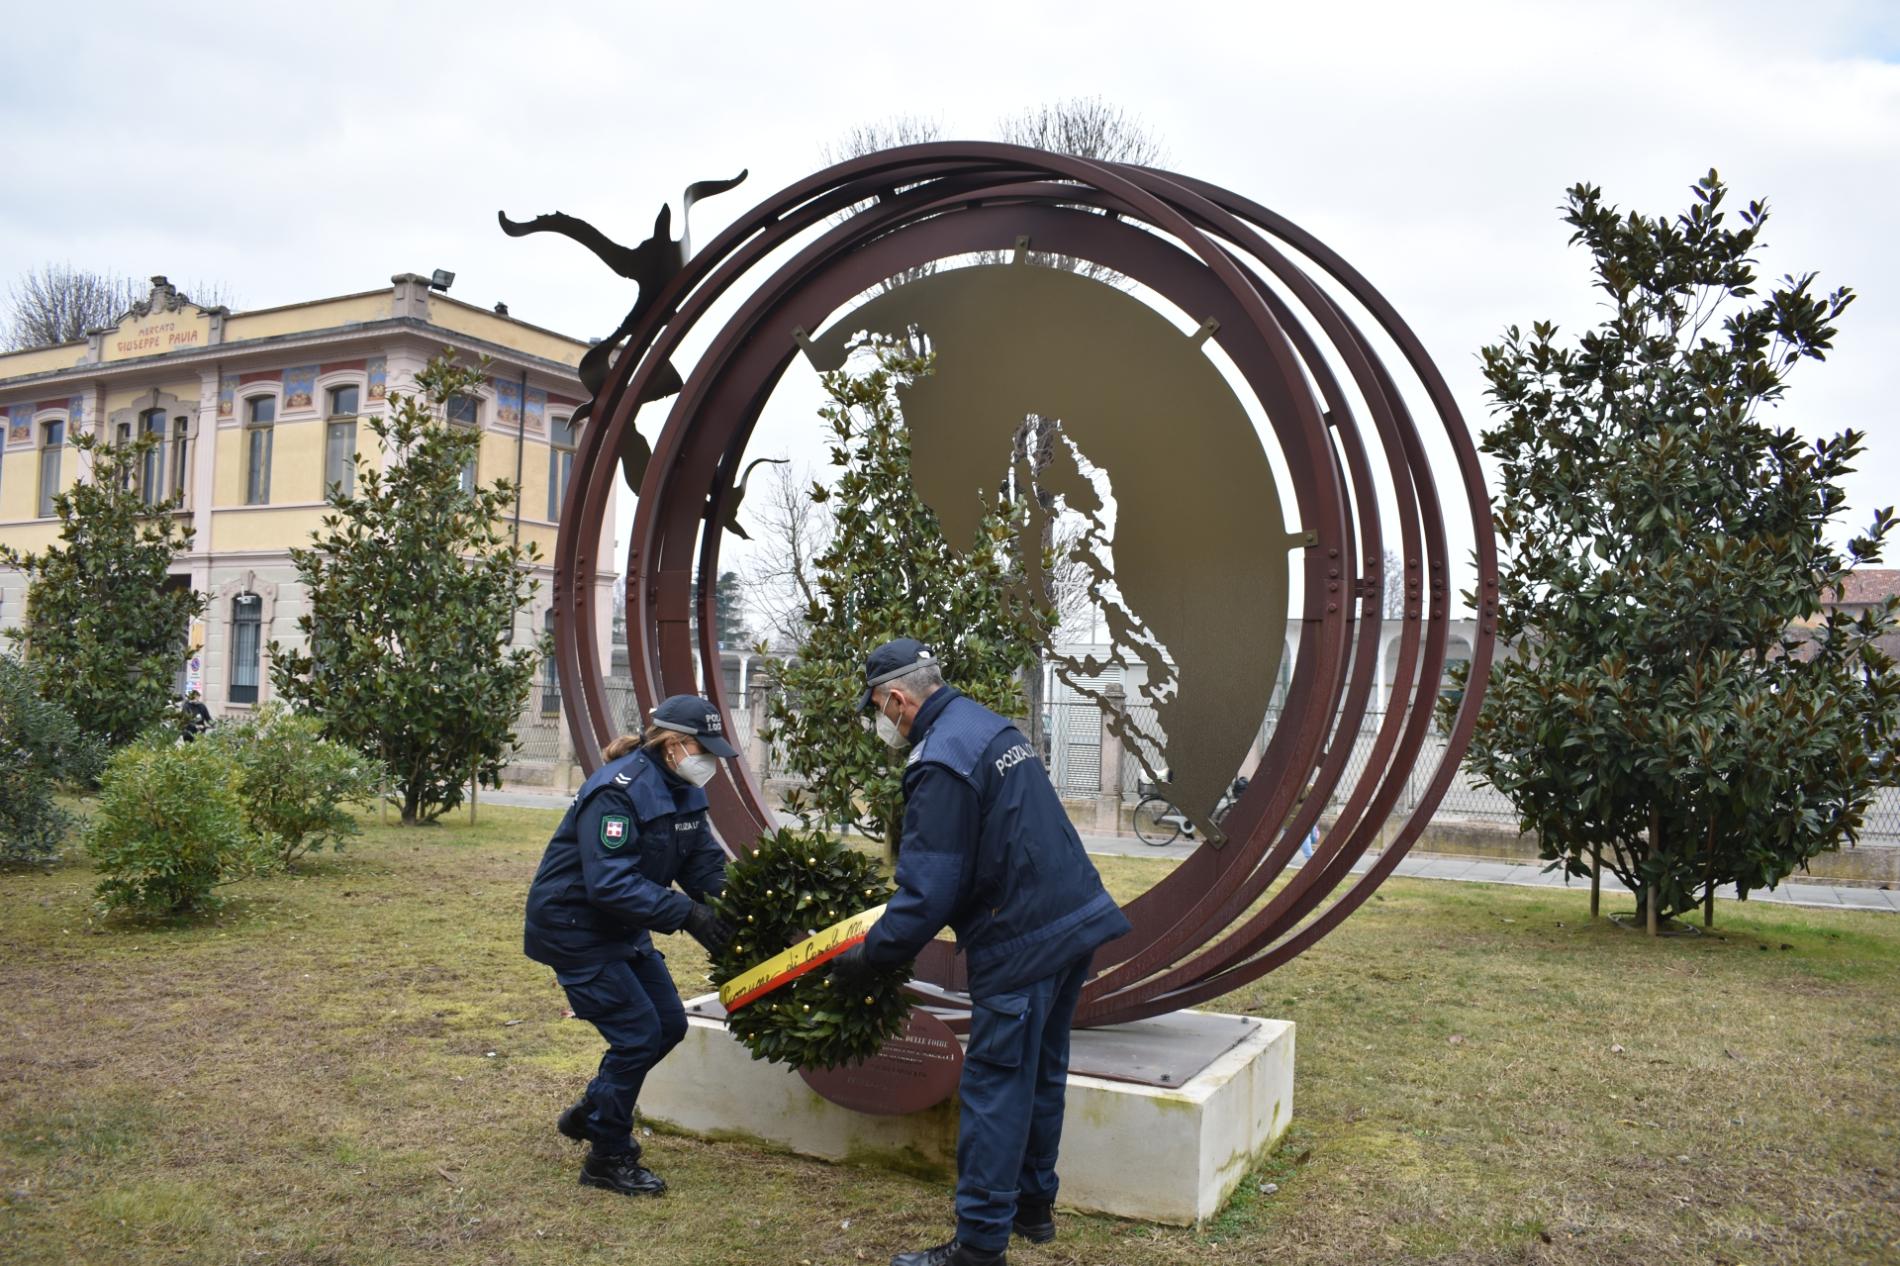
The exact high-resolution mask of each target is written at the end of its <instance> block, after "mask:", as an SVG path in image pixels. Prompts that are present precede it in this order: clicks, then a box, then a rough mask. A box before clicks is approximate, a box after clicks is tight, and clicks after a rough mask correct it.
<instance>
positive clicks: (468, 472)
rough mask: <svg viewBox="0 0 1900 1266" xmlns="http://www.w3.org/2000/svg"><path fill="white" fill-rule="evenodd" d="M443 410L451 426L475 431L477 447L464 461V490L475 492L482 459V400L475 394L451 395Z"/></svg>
mask: <svg viewBox="0 0 1900 1266" xmlns="http://www.w3.org/2000/svg"><path fill="white" fill-rule="evenodd" d="M443 412H444V413H445V414H446V415H447V417H448V420H449V425H450V426H457V427H461V428H462V429H463V430H465V431H473V432H475V435H476V446H477V447H476V449H475V451H474V452H473V453H470V454H469V457H468V460H467V461H465V462H463V463H462V491H463V492H474V491H475V479H476V467H477V466H478V464H479V463H480V461H481V448H480V444H481V438H480V437H481V418H482V409H481V401H479V400H477V399H476V398H475V397H474V396H450V397H449V402H448V404H447V405H445V406H443Z"/></svg>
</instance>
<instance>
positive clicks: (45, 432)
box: [39, 421, 66, 519]
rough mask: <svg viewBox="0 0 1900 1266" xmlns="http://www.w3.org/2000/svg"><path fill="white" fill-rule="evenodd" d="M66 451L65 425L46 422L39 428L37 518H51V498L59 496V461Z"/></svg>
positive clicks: (62, 422)
mask: <svg viewBox="0 0 1900 1266" xmlns="http://www.w3.org/2000/svg"><path fill="white" fill-rule="evenodd" d="M65 449H66V423H65V422H64V421H55V422H48V423H47V424H46V425H44V426H42V427H41V428H40V504H39V512H40V514H39V517H40V518H42V519H50V518H52V517H53V498H54V497H57V496H58V495H59V459H60V455H61V454H62V453H64V452H65Z"/></svg>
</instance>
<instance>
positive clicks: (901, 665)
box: [858, 637, 937, 712]
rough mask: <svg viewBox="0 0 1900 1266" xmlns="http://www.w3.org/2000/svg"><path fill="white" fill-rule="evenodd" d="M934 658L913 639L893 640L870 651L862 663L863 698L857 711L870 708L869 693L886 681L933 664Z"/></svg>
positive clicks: (901, 638) (923, 646)
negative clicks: (921, 666)
mask: <svg viewBox="0 0 1900 1266" xmlns="http://www.w3.org/2000/svg"><path fill="white" fill-rule="evenodd" d="M936 662H937V661H936V656H934V655H932V654H931V653H930V648H929V647H928V646H925V645H924V644H923V643H922V642H920V641H918V640H917V639H916V638H914V637H899V638H893V639H892V640H891V641H888V642H886V643H884V645H882V646H880V647H878V648H877V649H876V650H874V651H872V652H871V654H870V655H869V657H867V658H866V659H865V661H864V697H863V698H862V699H859V700H858V711H859V712H862V711H864V710H865V709H866V708H868V707H870V706H871V692H872V691H873V690H875V689H876V688H877V687H879V686H881V685H883V684H884V683H885V682H887V681H895V680H896V679H897V678H899V677H902V676H903V675H904V674H905V673H907V672H909V671H910V670H911V669H913V668H915V667H917V665H919V664H934V663H936Z"/></svg>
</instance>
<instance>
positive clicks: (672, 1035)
mask: <svg viewBox="0 0 1900 1266" xmlns="http://www.w3.org/2000/svg"><path fill="white" fill-rule="evenodd" d="M720 730H721V726H720V721H719V712H718V710H717V709H716V708H714V707H713V706H712V705H711V704H709V703H707V702H706V701H705V700H704V699H701V698H699V697H698V696H696V695H674V696H673V697H672V698H670V699H667V700H666V701H665V702H663V703H661V704H660V705H659V706H658V707H656V708H655V709H653V715H652V718H651V721H650V724H649V725H648V727H647V731H646V734H645V735H644V736H641V737H638V738H636V737H634V736H633V735H627V736H625V737H622V738H619V739H615V740H614V741H613V742H612V743H610V744H608V746H607V750H606V752H605V753H604V755H605V757H606V761H605V763H604V764H602V765H601V767H600V768H599V769H598V770H597V771H595V773H594V776H593V777H591V778H589V779H588V780H587V782H586V783H585V784H584V785H583V786H582V787H581V789H580V792H579V793H578V794H577V795H576V796H575V797H574V803H573V804H572V805H570V806H569V807H568V810H567V816H566V817H564V818H562V819H561V825H560V827H559V828H558V829H556V831H555V832H554V838H553V839H551V840H549V841H548V848H547V852H546V853H545V854H543V856H542V858H541V868H540V869H539V870H538V871H536V872H535V876H534V884H533V886H532V887H531V888H529V890H528V914H527V930H526V933H525V935H524V937H523V947H524V949H525V951H526V953H527V955H528V957H529V958H532V959H534V960H535V961H536V962H538V963H546V964H547V965H548V966H549V967H552V968H554V973H555V978H556V979H557V980H559V981H560V983H561V987H562V988H563V989H565V990H566V991H567V998H568V1002H569V1004H570V1005H571V1006H572V1007H573V1008H574V1014H575V1016H577V1017H578V1018H580V1019H583V1020H589V1021H591V1022H592V1023H593V1025H594V1027H595V1028H597V1029H599V1030H600V1035H601V1036H602V1037H604V1038H606V1039H607V1053H606V1054H605V1055H603V1056H602V1057H601V1061H600V1071H599V1073H598V1074H596V1075H595V1077H594V1079H593V1081H592V1082H590V1083H589V1084H588V1087H587V1092H586V1093H585V1094H583V1095H582V1096H581V1097H580V1099H579V1100H578V1101H577V1102H576V1103H574V1104H573V1106H571V1107H569V1108H568V1109H567V1110H566V1111H565V1112H563V1113H561V1117H560V1121H559V1123H558V1125H559V1128H560V1131H561V1133H563V1134H565V1135H567V1136H568V1137H569V1138H571V1139H574V1140H576V1141H577V1142H585V1141H591V1142H592V1144H593V1147H592V1148H591V1149H590V1150H589V1152H588V1156H587V1159H586V1160H585V1161H584V1162H583V1163H582V1165H581V1183H582V1184H583V1185H584V1186H589V1187H605V1188H606V1189H607V1190H609V1191H618V1192H620V1193H622V1194H624V1195H653V1196H657V1195H659V1194H660V1193H661V1192H663V1191H665V1190H666V1184H665V1183H664V1182H663V1181H661V1180H660V1178H659V1177H657V1176H656V1175H655V1174H654V1173H653V1172H652V1171H651V1170H649V1169H647V1168H646V1167H645V1166H643V1165H641V1164H640V1145H639V1144H638V1143H637V1142H635V1141H634V1139H633V1109H634V1103H635V1101H636V1100H638V1099H639V1097H640V1085H641V1083H642V1082H643V1081H645V1080H646V1075H647V1070H648V1069H650V1068H652V1067H653V1066H654V1065H655V1064H657V1063H659V1062H660V1060H661V1058H662V1057H664V1056H665V1055H666V1053H667V1052H668V1051H670V1050H672V1049H673V1048H674V1047H675V1046H677V1045H678V1044H679V1042H680V1039H681V1038H683V1037H685V1036H686V1012H685V1009H684V1008H682V1007H681V1006H680V996H679V991H678V990H677V989H675V988H674V987H673V978H672V977H671V976H669V975H668V974H667V971H666V964H665V962H664V961H663V960H662V957H661V955H660V952H659V951H658V950H656V949H654V948H653V940H652V937H651V936H650V935H649V933H651V932H678V931H680V930H681V929H684V930H685V931H686V932H687V933H689V934H690V935H691V936H692V937H693V938H694V939H695V940H697V941H698V942H699V943H700V944H701V945H704V946H705V947H706V948H707V950H708V952H716V951H717V950H718V949H719V948H721V947H722V946H723V945H724V943H725V941H726V939H727V938H728V937H729V935H730V933H729V932H728V930H727V929H726V927H725V925H724V924H723V923H721V922H720V921H719V920H718V919H717V918H715V917H714V915H713V913H712V911H711V910H709V909H708V908H707V906H706V904H705V903H706V902H707V901H708V900H709V899H711V898H713V897H716V896H718V895H719V893H720V892H721V891H722V890H723V889H724V888H725V883H726V859H725V855H724V854H723V853H722V852H721V851H720V848H719V845H718V843H717V842H715V841H714V839H713V837H712V832H711V830H710V828H709V827H708V826H707V823H706V793H705V792H704V791H702V790H700V788H701V787H703V786H704V785H705V784H706V783H707V781H708V780H710V779H711V778H712V775H713V772H714V770H715V769H716V768H717V764H716V758H727V759H730V758H731V757H733V756H736V755H738V753H737V752H735V751H734V750H733V749H732V747H731V745H730V744H728V743H727V742H726V740H725V738H724V737H723V736H722V735H721V733H720ZM674 883H677V884H678V885H679V889H680V890H679V891H675V890H674V888H673V887H671V885H673V884H674Z"/></svg>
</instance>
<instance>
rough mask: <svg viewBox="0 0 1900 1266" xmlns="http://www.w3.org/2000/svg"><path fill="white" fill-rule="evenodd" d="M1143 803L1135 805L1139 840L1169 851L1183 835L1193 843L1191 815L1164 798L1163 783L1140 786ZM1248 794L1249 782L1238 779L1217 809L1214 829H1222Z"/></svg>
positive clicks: (1136, 830)
mask: <svg viewBox="0 0 1900 1266" xmlns="http://www.w3.org/2000/svg"><path fill="white" fill-rule="evenodd" d="M1136 789H1137V790H1138V791H1140V793H1141V799H1140V800H1139V801H1138V802H1136V804H1135V838H1137V839H1139V840H1140V841H1141V842H1142V843H1143V844H1147V845H1150V846H1152V847H1154V848H1165V847H1166V846H1167V845H1169V844H1172V843H1174V841H1175V840H1176V839H1178V838H1180V837H1181V836H1182V835H1186V836H1187V837H1188V838H1189V839H1190V840H1191V839H1193V838H1194V822H1193V820H1192V819H1190V818H1189V817H1188V816H1187V814H1185V813H1183V812H1181V810H1180V809H1179V808H1178V807H1176V805H1175V803H1174V801H1172V800H1170V799H1168V798H1167V797H1166V796H1164V795H1162V794H1161V787H1160V784H1159V783H1152V782H1142V783H1138V784H1136ZM1245 790H1247V780H1246V779H1245V778H1236V779H1234V781H1233V783H1232V785H1230V786H1229V787H1228V789H1227V791H1226V794H1224V795H1222V796H1221V798H1220V801H1219V803H1217V804H1216V805H1215V806H1214V814H1213V817H1214V825H1215V826H1219V825H1220V824H1221V823H1222V822H1224V821H1226V820H1227V812H1228V810H1230V809H1232V808H1233V807H1234V802H1235V801H1236V800H1239V799H1240V794H1241V793H1242V792H1243V791H1245Z"/></svg>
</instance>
